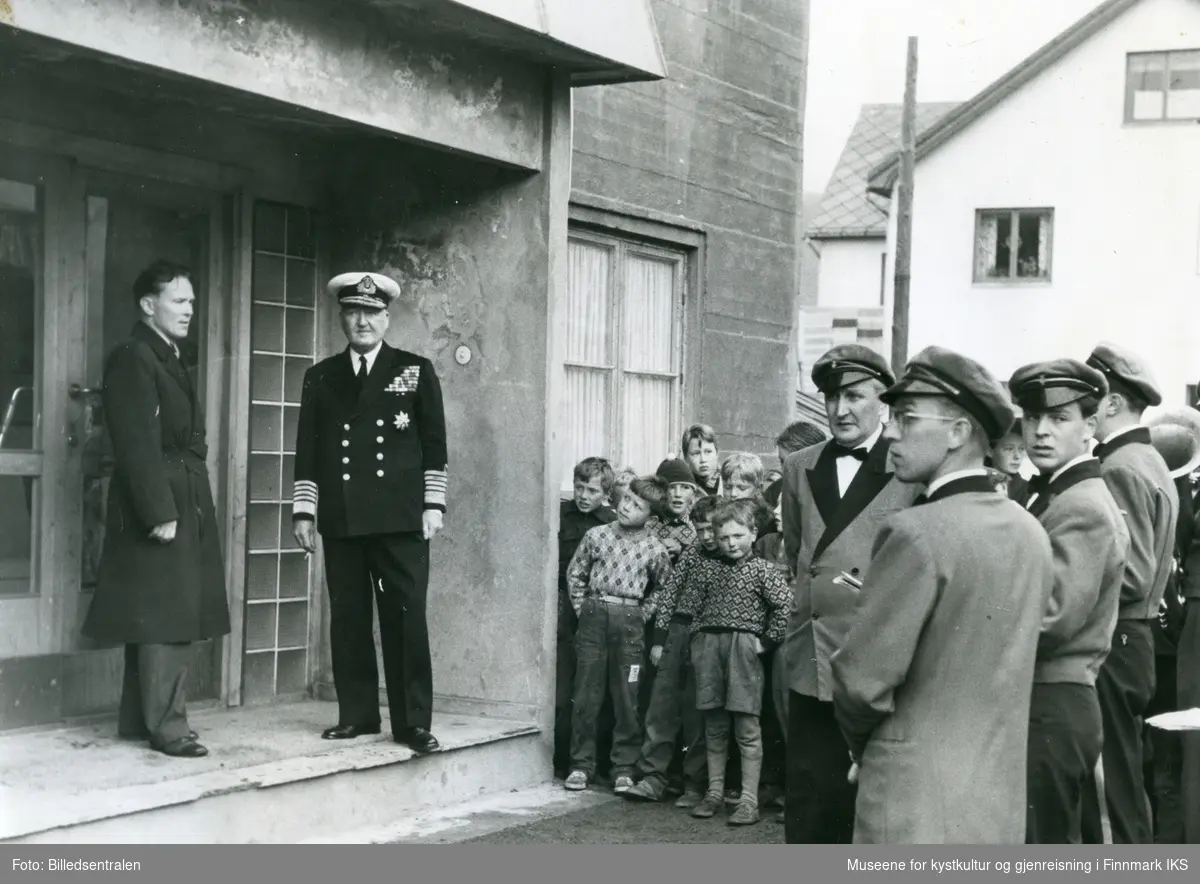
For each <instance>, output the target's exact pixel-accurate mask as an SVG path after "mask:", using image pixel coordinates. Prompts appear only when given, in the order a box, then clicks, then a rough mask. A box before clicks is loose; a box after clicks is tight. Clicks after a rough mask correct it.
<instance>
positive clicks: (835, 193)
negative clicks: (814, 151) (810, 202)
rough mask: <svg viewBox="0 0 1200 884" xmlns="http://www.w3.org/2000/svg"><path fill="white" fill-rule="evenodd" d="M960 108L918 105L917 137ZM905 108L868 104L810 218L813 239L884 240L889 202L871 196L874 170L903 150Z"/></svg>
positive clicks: (946, 104)
mask: <svg viewBox="0 0 1200 884" xmlns="http://www.w3.org/2000/svg"><path fill="white" fill-rule="evenodd" d="M957 106H958V102H922V103H920V104H918V105H917V132H921V131H922V130H924V129H927V128H928V127H929V126H930V125H932V124H933V123H934V122H936V121H937V120H938V119H940V118H941V117H943V116H945V115H946V114H947V113H949V112H950V111H951V110H953V109H954V108H955V107H957ZM902 113H903V105H899V104H865V105H863V107H862V110H861V111H860V113H859V115H858V122H856V123H855V124H854V130H853V131H852V132H851V133H850V137H849V139H847V141H846V146H845V147H844V148H842V155H841V158H840V159H839V160H838V164H837V168H836V169H834V172H833V176H832V177H831V178H830V179H829V187H828V188H827V189H826V191H825V196H824V198H823V199H822V200H821V207H820V209H818V210H817V211H816V212H815V213H814V214H812V215H810V216H807V217H808V218H810V219H811V220H810V221H809V222H808V223H807V230H806V234H807V235H808V236H809V237H811V238H813V239H838V238H849V237H868V236H885V235H886V234H887V217H888V214H887V201H886V200H882V199H879V198H878V197H877V196H875V195H873V194H870V193H868V192H867V174H868V173H869V172H870V171H871V169H872V167H874V166H875V165H877V164H878V163H880V162H881V161H882V160H884V159H886V158H887V157H888V156H889V155H891V154H892V153H893V152H894V151H895V150H896V148H898V147H899V146H900V118H901V116H902Z"/></svg>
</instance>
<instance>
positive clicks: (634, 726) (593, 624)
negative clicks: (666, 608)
mask: <svg viewBox="0 0 1200 884" xmlns="http://www.w3.org/2000/svg"><path fill="white" fill-rule="evenodd" d="M645 634H646V624H645V621H644V620H643V617H642V608H641V606H638V605H620V604H609V603H606V602H603V601H600V600H599V599H587V600H585V601H584V603H583V607H582V608H581V610H580V612H579V628H578V630H577V631H576V633H575V708H574V715H573V718H572V721H571V769H572V770H581V771H583V772H584V773H586V774H587V775H588V777H589V779H590V778H593V777H594V776H595V774H596V722H597V719H598V717H599V714H600V707H601V705H602V704H603V702H604V695H605V693H607V694H608V696H609V697H611V698H612V705H613V716H614V718H615V719H616V724H615V727H614V728H613V735H612V770H611V773H612V776H613V778H614V779H615V778H617V777H620V776H632V774H633V767H634V764H636V763H637V759H638V750H639V748H640V747H641V743H642V727H641V721H640V720H639V718H638V683H639V681H640V680H641V668H642V653H643V644H644V639H645ZM606 689H607V690H606Z"/></svg>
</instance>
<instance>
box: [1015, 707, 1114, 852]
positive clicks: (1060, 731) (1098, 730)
mask: <svg viewBox="0 0 1200 884" xmlns="http://www.w3.org/2000/svg"><path fill="white" fill-rule="evenodd" d="M1102 735H1103V724H1102V723H1101V720H1100V702H1099V700H1097V699H1096V689H1095V688H1093V687H1092V686H1091V685H1082V684H1069V683H1063V684H1037V683H1035V684H1034V686H1033V691H1032V693H1031V695H1030V702H1029V754H1028V761H1027V768H1026V801H1027V802H1028V806H1027V808H1026V814H1025V843H1026V844H1079V843H1080V841H1081V826H1082V816H1083V785H1084V783H1085V782H1087V780H1088V778H1089V777H1090V776H1091V775H1092V773H1093V772H1094V771H1095V769H1096V762H1097V761H1098V760H1099V758H1100V746H1101V742H1102V740H1103V736H1102Z"/></svg>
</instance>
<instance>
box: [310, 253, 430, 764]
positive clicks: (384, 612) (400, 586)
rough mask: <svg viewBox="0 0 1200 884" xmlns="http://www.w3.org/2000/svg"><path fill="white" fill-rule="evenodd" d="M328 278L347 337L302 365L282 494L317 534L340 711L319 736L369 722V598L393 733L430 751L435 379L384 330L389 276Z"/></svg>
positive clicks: (373, 690) (336, 736)
mask: <svg viewBox="0 0 1200 884" xmlns="http://www.w3.org/2000/svg"><path fill="white" fill-rule="evenodd" d="M326 288H327V291H328V292H329V294H330V295H332V296H334V297H336V298H337V299H338V303H339V305H340V307H341V323H342V331H344V332H345V334H346V338H347V339H348V341H349V346H348V347H347V348H346V349H345V350H343V351H342V352H340V353H338V354H336V355H335V356H331V357H329V358H328V359H325V360H324V361H322V362H319V363H317V364H316V365H314V366H313V367H312V368H310V369H309V370H308V371H307V372H306V373H305V376H304V389H303V393H302V395H301V403H300V418H299V427H298V430H297V433H296V466H295V477H294V478H295V487H294V490H293V498H292V499H293V504H292V522H293V531H294V533H295V536H296V540H297V542H298V543H299V544H300V546H301V547H303V548H304V549H305V550H306V551H308V552H310V553H311V552H314V551H315V550H316V534H317V533H320V535H321V537H322V539H323V541H324V544H325V577H326V583H327V584H328V588H329V608H330V625H329V637H330V645H331V651H332V655H333V680H334V685H335V687H336V688H337V695H338V722H337V725H336V726H334V727H331V728H329V729H328V730H326V731H325V732H324V733H323V734H322V736H323V737H324V738H325V739H327V740H344V739H351V738H353V737H357V736H360V735H362V734H377V733H379V731H380V713H379V673H378V669H377V667H376V664H375V642H374V639H373V635H372V611H371V606H372V598H374V602H375V604H376V605H377V606H378V608H379V632H380V640H381V643H382V645H383V665H384V679H385V683H386V686H387V695H388V709H389V713H390V717H391V724H392V737H393V739H395V741H396V742H398V743H403V744H406V745H407V746H409V747H410V748H411V749H413V751H415V752H421V753H423V752H432V751H434V750H436V749H437V748H438V741H437V739H436V738H435V737H434V736H433V734H432V733H430V726H431V715H432V706H433V672H432V666H431V663H430V654H429V631H428V626H427V624H426V620H425V597H426V592H427V590H428V585H429V541H430V540H432V539H433V537H434V536H435V535H436V534H437V533H438V531H440V530H441V528H442V516H443V513H444V512H445V511H446V461H447V456H446V423H445V416H444V413H443V409H442V390H441V385H440V384H439V382H438V378H437V375H436V374H435V373H434V369H433V364H432V363H431V362H430V361H429V360H428V359H426V358H424V357H423V356H417V355H416V354H414V353H408V352H405V351H404V350H397V349H395V348H393V347H390V346H388V345H387V344H386V343H384V340H383V336H384V334H385V333H386V332H387V329H388V307H389V306H390V305H391V303H392V302H393V301H395V299H396V298H397V297H398V296H399V294H400V286H399V285H397V283H396V281H395V280H393V279H390V278H388V277H387V276H383V275H382V274H379V273H361V272H360V273H343V274H341V275H340V276H335V277H334V278H333V279H332V280H330V282H329V284H328V286H327V287H326ZM314 521H315V524H314Z"/></svg>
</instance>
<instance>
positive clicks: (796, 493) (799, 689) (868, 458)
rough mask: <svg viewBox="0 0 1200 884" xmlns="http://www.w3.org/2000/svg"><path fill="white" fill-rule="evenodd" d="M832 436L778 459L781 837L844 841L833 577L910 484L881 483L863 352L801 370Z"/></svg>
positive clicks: (846, 757) (851, 790) (884, 472)
mask: <svg viewBox="0 0 1200 884" xmlns="http://www.w3.org/2000/svg"><path fill="white" fill-rule="evenodd" d="M812 378H813V382H814V383H815V384H816V385H817V388H818V389H819V390H820V391H821V392H822V393H823V394H824V396H825V413H826V415H827V416H828V418H829V427H830V430H831V431H832V433H833V439H832V440H831V441H829V442H825V443H822V444H819V445H814V446H812V447H810V448H805V449H802V450H800V451H797V452H794V453H793V454H790V455H788V457H787V459H786V460H785V461H784V466H783V496H782V515H783V537H784V545H785V549H786V552H787V556H788V560H789V561H790V562H791V563H793V565H794V569H793V572H794V573H795V575H796V585H795V592H794V596H793V605H792V613H791V618H790V622H789V624H788V636H787V639H786V641H785V644H784V647H783V660H784V663H785V667H786V669H787V684H788V704H787V705H788V735H787V794H786V798H785V803H784V807H785V814H784V822H785V827H786V833H785V834H786V838H787V842H788V843H789V844H849V843H850V841H851V839H852V836H853V834H854V802H855V787H854V785H853V784H851V783H849V782H848V781H847V774H848V772H849V768H850V750H849V747H848V746H847V744H846V741H845V739H844V738H843V736H842V733H841V730H840V729H839V727H838V723H837V719H836V718H835V716H834V709H833V702H832V701H833V693H832V681H831V677H830V669H829V660H830V657H832V656H833V654H834V652H836V651H837V650H838V649H839V648H840V647H841V646H842V643H843V641H844V640H845V637H846V634H847V633H848V632H849V630H850V625H851V622H852V620H853V616H854V608H855V602H856V600H857V597H858V592H857V591H856V590H855V589H853V588H851V587H849V586H844V585H842V584H841V583H840V582H839V583H835V582H834V580H835V579H836V578H837V577H838V575H839V574H841V572H842V571H846V572H847V573H850V574H852V575H854V576H856V577H857V576H858V575H859V573H860V572H862V571H865V570H866V567H867V563H868V562H869V561H870V558H871V548H872V544H873V543H874V541H875V535H876V534H877V533H878V531H879V528H880V526H881V525H882V524H883V523H884V521H886V520H887V518H888V516H890V515H891V514H892V513H894V512H896V511H897V510H901V509H904V508H906V507H908V506H910V505H911V504H912V501H913V499H914V498H915V497H916V496H917V493H918V490H919V489H917V488H915V487H914V486H911V485H904V484H902V483H900V482H898V481H896V480H895V479H894V478H893V475H892V472H891V470H890V468H889V464H888V448H889V444H890V443H889V442H888V440H886V439H883V438H881V437H882V434H883V423H882V418H883V414H884V412H885V409H886V406H884V405H883V403H882V402H881V401H880V399H879V397H880V394H881V393H883V391H884V390H885V389H887V388H888V387H889V386H891V385H892V384H893V383H894V381H895V378H894V377H893V376H892V371H891V368H890V366H889V365H888V363H887V360H885V359H884V358H883V357H882V356H880V355H879V354H877V353H876V352H875V351H873V350H871V349H869V348H867V347H863V346H861V345H858V344H845V345H841V346H838V347H834V348H833V349H832V350H830V351H829V352H828V353H826V354H825V355H824V356H822V357H821V358H820V359H819V360H817V362H816V364H815V365H814V366H813V370H812Z"/></svg>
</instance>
